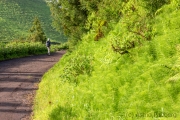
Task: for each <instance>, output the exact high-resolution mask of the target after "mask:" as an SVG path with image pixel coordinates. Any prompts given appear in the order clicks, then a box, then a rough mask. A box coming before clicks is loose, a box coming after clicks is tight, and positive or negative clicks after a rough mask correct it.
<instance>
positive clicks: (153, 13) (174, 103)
mask: <svg viewBox="0 0 180 120" xmlns="http://www.w3.org/2000/svg"><path fill="white" fill-rule="evenodd" d="M49 5H50V7H51V12H52V15H53V21H54V25H55V26H56V27H57V28H58V29H63V30H64V32H65V34H66V35H67V36H69V38H70V41H69V42H70V43H71V46H70V51H69V52H68V53H67V54H66V55H65V56H64V57H63V58H62V59H61V61H60V62H59V63H57V64H56V65H55V66H54V67H53V68H52V69H51V70H49V71H48V72H47V73H46V74H45V75H44V76H43V78H42V82H41V83H40V85H39V90H38V91H37V95H36V99H35V106H34V117H33V119H35V120H39V119H43V120H56V119H67V120H70V119H76V120H82V119H89V120H105V119H107V120H109V119H114V120H118V119H132V120H136V119H137V120H144V119H147V120H151V119H161V120H175V119H177V120H178V119H180V106H179V104H180V99H179V97H180V67H179V66H180V57H179V55H180V35H179V33H180V22H179V19H180V7H179V6H180V1H179V0H154V1H149V0H138V1H137V0H115V1H113V2H111V1H107V0H91V1H84V0H72V1H61V0H59V1H56V0H52V2H51V3H50V4H49ZM70 8H72V9H70ZM59 13H62V14H59ZM70 31H71V32H70Z"/></svg>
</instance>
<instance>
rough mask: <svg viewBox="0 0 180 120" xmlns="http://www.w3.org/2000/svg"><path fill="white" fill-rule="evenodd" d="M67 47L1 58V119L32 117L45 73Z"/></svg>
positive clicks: (19, 119) (22, 119)
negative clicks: (53, 51)
mask: <svg viewBox="0 0 180 120" xmlns="http://www.w3.org/2000/svg"><path fill="white" fill-rule="evenodd" d="M64 53H65V51H59V52H56V53H53V54H52V55H51V56H47V55H38V56H30V57H25V58H19V59H12V60H6V61H1V62H0V120H29V119H30V116H31V115H32V105H33V99H34V94H35V91H36V90H37V89H38V83H39V82H40V80H41V77H42V75H43V74H44V73H45V72H46V71H47V70H48V69H50V68H51V67H52V66H53V65H54V64H55V63H57V61H59V59H60V58H61V57H62V55H63V54H64Z"/></svg>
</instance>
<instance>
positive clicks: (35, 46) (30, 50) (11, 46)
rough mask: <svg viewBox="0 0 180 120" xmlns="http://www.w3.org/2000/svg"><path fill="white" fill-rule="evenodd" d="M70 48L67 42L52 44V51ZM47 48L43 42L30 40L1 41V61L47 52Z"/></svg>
mask: <svg viewBox="0 0 180 120" xmlns="http://www.w3.org/2000/svg"><path fill="white" fill-rule="evenodd" d="M62 49H68V44H67V43H62V44H60V45H59V44H58V45H55V44H52V45H51V52H56V51H58V50H62ZM46 53H47V48H46V46H45V44H42V42H29V41H23V42H22V41H15V42H9V43H1V42H0V61H1V60H8V59H13V58H20V57H25V56H29V55H39V54H46Z"/></svg>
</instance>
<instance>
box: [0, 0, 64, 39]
mask: <svg viewBox="0 0 180 120" xmlns="http://www.w3.org/2000/svg"><path fill="white" fill-rule="evenodd" d="M35 16H38V17H39V19H40V21H41V24H42V27H43V30H44V32H45V34H46V36H47V37H49V38H51V39H53V40H56V41H62V42H64V41H66V40H65V37H64V36H63V35H62V34H61V33H59V32H57V31H56V30H55V29H54V28H53V27H52V26H51V24H52V20H51V16H50V10H49V7H48V6H47V4H46V3H45V1H44V0H0V26H1V27H0V31H1V32H0V33H1V34H0V41H9V40H14V39H19V38H25V37H27V36H28V32H29V31H28V30H29V29H30V27H31V26H32V22H33V19H34V17H35Z"/></svg>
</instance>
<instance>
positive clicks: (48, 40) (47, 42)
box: [46, 38, 51, 55]
mask: <svg viewBox="0 0 180 120" xmlns="http://www.w3.org/2000/svg"><path fill="white" fill-rule="evenodd" d="M50 46H51V42H50V39H49V38H48V39H47V41H46V47H47V49H48V55H50Z"/></svg>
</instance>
